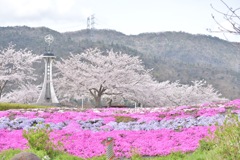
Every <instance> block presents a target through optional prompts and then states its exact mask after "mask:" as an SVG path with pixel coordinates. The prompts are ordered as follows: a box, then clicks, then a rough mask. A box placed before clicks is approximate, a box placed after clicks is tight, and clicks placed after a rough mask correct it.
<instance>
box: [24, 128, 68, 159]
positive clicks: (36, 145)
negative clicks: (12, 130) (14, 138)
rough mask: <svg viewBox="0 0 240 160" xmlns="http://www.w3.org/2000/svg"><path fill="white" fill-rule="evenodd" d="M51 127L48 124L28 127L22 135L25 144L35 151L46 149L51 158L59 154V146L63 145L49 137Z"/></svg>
mask: <svg viewBox="0 0 240 160" xmlns="http://www.w3.org/2000/svg"><path fill="white" fill-rule="evenodd" d="M51 131H52V130H51V129H50V128H49V125H46V127H45V128H36V129H30V130H28V131H25V130H24V131H23V137H24V138H26V139H27V141H28V143H27V145H28V146H29V147H30V149H32V150H35V151H46V153H47V155H48V156H49V157H50V158H52V157H54V156H56V155H57V154H59V152H60V150H61V148H62V147H63V145H62V143H61V142H58V143H57V144H55V143H53V141H52V140H51V139H50V133H51Z"/></svg>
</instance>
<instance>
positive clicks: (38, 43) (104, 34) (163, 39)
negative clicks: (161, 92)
mask: <svg viewBox="0 0 240 160" xmlns="http://www.w3.org/2000/svg"><path fill="white" fill-rule="evenodd" d="M47 34H52V35H53V36H54V38H55V41H54V43H53V46H52V47H53V51H54V53H55V55H56V56H58V58H59V57H63V58H65V57H67V56H68V55H69V52H72V53H79V52H82V51H84V50H85V49H87V48H90V47H98V48H100V49H102V50H106V49H113V50H114V51H121V52H124V53H128V54H130V55H134V56H139V57H140V58H141V59H143V62H144V64H145V65H146V67H147V68H153V75H154V77H155V78H156V79H157V80H159V81H165V80H171V81H175V80H180V81H181V82H182V83H190V82H191V81H193V80H201V79H205V80H206V81H207V82H208V83H210V84H213V86H214V87H215V88H216V89H217V90H219V91H220V92H221V93H223V95H224V96H225V97H227V98H230V99H233V98H238V97H239V96H240V83H239V80H240V75H239V62H238V59H239V58H240V44H239V43H231V42H228V41H224V40H221V39H219V38H216V37H211V36H206V35H192V34H188V33H184V32H161V33H143V34H139V35H124V34H122V33H120V32H117V31H113V30H81V31H77V32H66V33H59V32H56V31H54V30H51V29H48V28H45V27H40V28H30V27H0V48H4V47H6V46H7V45H8V43H10V42H12V43H13V44H16V47H17V48H26V47H27V48H29V49H31V50H33V52H34V53H37V54H42V53H44V49H45V47H46V43H45V42H44V36H45V35H47ZM38 68H39V69H38V72H40V73H41V72H42V71H43V66H39V67H38ZM41 74H42V73H41ZM40 81H41V80H40Z"/></svg>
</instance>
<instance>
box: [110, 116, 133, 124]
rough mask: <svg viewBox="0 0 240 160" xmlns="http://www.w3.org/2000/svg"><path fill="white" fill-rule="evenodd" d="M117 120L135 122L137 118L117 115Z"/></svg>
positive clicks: (118, 121)
mask: <svg viewBox="0 0 240 160" xmlns="http://www.w3.org/2000/svg"><path fill="white" fill-rule="evenodd" d="M114 118H115V122H117V123H120V122H125V123H127V122H134V121H137V119H136V118H132V117H129V116H115V117H114Z"/></svg>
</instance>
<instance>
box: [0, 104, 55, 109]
mask: <svg viewBox="0 0 240 160" xmlns="http://www.w3.org/2000/svg"><path fill="white" fill-rule="evenodd" d="M31 108H33V109H34V108H50V106H38V105H28V104H18V103H0V111H4V110H9V109H31Z"/></svg>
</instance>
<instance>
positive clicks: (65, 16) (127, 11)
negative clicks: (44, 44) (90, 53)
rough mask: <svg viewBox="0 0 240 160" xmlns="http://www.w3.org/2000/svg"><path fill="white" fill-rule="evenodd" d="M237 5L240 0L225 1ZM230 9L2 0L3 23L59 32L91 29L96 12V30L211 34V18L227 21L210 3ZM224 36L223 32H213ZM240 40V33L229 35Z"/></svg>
mask: <svg viewBox="0 0 240 160" xmlns="http://www.w3.org/2000/svg"><path fill="white" fill-rule="evenodd" d="M225 1H226V2H227V3H228V4H229V6H231V7H233V8H237V7H240V1H239V0H225ZM210 4H212V5H213V6H214V7H215V8H217V9H218V10H220V11H223V12H226V11H227V9H226V7H225V6H224V5H223V4H222V3H221V2H220V0H0V26H1V27H5V26H23V25H26V26H29V27H41V26H45V27H48V28H51V29H53V30H56V31H59V32H67V31H77V30H81V29H86V28H87V17H89V16H91V15H92V14H94V17H95V19H94V22H95V25H94V27H95V28H96V29H113V30H116V31H119V32H122V33H124V34H127V35H129V34H139V33H145V32H163V31H183V32H188V33H192V34H207V35H210V34H211V33H209V32H208V31H206V29H207V28H210V29H212V30H217V25H216V23H215V22H214V20H213V19H212V18H211V14H214V15H215V17H216V18H217V19H219V22H220V23H222V24H224V25H225V24H226V25H227V23H225V21H224V19H222V16H221V15H220V14H218V13H216V12H215V11H214V10H213V9H212V8H211V6H210ZM211 35H212V36H218V37H220V38H224V36H223V34H221V33H214V34H211ZM225 36H226V37H227V38H228V40H230V41H239V42H240V35H239V36H233V35H225Z"/></svg>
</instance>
